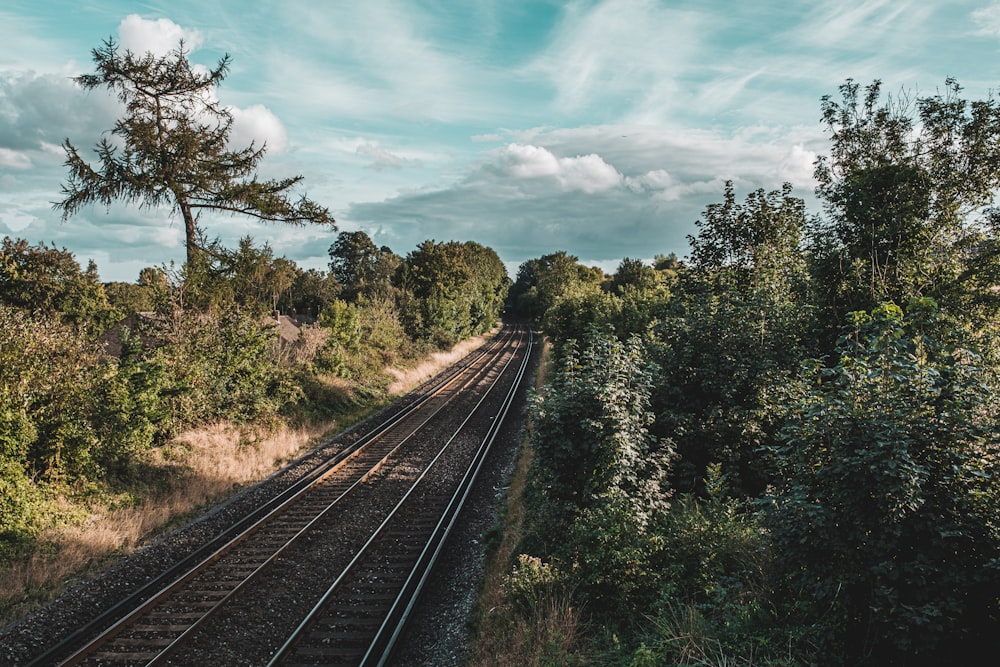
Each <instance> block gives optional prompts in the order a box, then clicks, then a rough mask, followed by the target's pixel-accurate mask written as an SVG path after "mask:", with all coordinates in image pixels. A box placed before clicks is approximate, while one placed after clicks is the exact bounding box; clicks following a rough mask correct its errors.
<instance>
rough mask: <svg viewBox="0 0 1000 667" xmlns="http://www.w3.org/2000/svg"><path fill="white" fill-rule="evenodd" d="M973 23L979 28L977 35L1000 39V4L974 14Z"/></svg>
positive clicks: (994, 4) (978, 10) (984, 8)
mask: <svg viewBox="0 0 1000 667" xmlns="http://www.w3.org/2000/svg"><path fill="white" fill-rule="evenodd" d="M972 21H973V23H975V24H976V25H978V26H979V30H977V31H976V34H978V35H987V36H990V37H1000V3H993V4H991V5H989V6H987V7H983V8H981V9H977V10H976V11H974V12H972Z"/></svg>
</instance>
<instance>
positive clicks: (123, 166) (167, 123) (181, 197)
mask: <svg viewBox="0 0 1000 667" xmlns="http://www.w3.org/2000/svg"><path fill="white" fill-rule="evenodd" d="M188 53H189V52H188V51H187V50H185V48H184V43H183V42H181V43H180V44H179V45H178V46H177V48H176V49H174V50H173V51H171V52H170V53H168V54H166V55H164V56H157V55H154V54H152V53H146V54H145V55H142V56H138V55H136V54H134V53H132V52H131V51H129V50H126V51H125V52H124V53H123V52H121V51H120V50H119V45H118V44H116V43H115V42H114V40H111V39H109V40H107V41H105V42H104V44H103V45H102V46H101V47H100V48H96V49H94V50H93V59H94V63H95V65H96V71H95V72H94V73H93V74H84V75H82V76H79V77H77V78H76V81H77V83H79V84H80V85H81V86H82V87H83V88H85V89H87V90H93V89H95V88H107V89H108V90H109V91H111V92H113V93H114V94H115V95H116V96H117V97H118V99H119V100H120V101H121V102H122V104H123V105H124V107H125V113H124V115H123V116H122V117H121V118H119V119H118V121H117V122H116V123H115V127H114V128H113V129H112V130H111V134H112V135H113V136H114V137H116V138H117V139H118V141H111V140H109V139H107V138H103V139H101V142H100V143H99V144H98V145H97V146H96V148H95V151H96V153H97V165H96V167H95V166H92V165H91V163H90V162H88V161H87V160H85V159H84V158H83V157H82V156H81V155H80V153H79V151H78V150H77V148H76V147H75V146H74V145H73V144H72V143H70V140H69V139H66V141H65V142H64V144H63V148H64V149H65V151H66V166H67V167H68V168H69V177H68V179H67V182H66V183H65V184H64V185H63V188H62V193H63V199H62V201H59V202H56V203H55V208H56V209H58V210H61V211H62V216H63V220H64V221H65V220H67V219H68V218H69V217H70V216H72V215H74V214H76V213H77V212H79V211H80V210H81V209H82V208H84V207H85V206H89V205H91V204H94V203H100V204H103V205H105V206H110V205H111V203H112V202H114V201H116V200H122V201H124V202H126V203H133V204H138V205H139V206H140V207H144V208H154V207H157V206H161V205H164V204H170V205H171V206H173V209H174V211H175V212H179V213H180V215H181V217H182V218H183V220H184V234H185V242H186V246H187V260H188V263H191V262H192V260H193V259H194V258H195V253H196V252H197V251H198V250H199V235H198V231H197V229H198V227H197V223H198V217H199V216H198V214H199V213H200V212H201V211H204V210H210V211H219V212H226V213H231V214H242V215H248V216H251V217H254V218H258V219H260V220H264V221H270V222H287V223H291V224H296V225H302V224H306V223H320V224H328V225H333V222H334V221H333V218H332V217H331V215H330V212H329V210H327V209H326V208H324V207H322V206H320V205H319V204H317V203H315V202H313V201H312V200H310V199H308V198H306V197H305V196H302V197H300V198H299V199H298V200H297V201H292V200H291V199H290V198H289V195H290V193H291V190H292V188H294V187H295V186H296V185H298V183H299V182H300V181H301V180H302V176H292V177H289V178H283V179H277V180H260V179H258V177H257V173H256V170H257V166H258V165H259V164H260V161H261V160H262V159H263V158H264V155H265V153H266V150H267V147H266V145H260V146H257V145H255V144H253V143H251V144H250V146H248V147H246V148H242V149H236V150H234V149H232V148H230V146H229V140H230V135H231V134H232V128H233V115H232V113H231V112H230V111H229V110H228V109H226V108H225V107H223V106H221V105H220V104H219V102H218V101H217V100H216V99H215V95H214V93H215V88H216V87H217V86H218V85H219V84H221V83H222V81H223V79H225V77H226V74H227V72H228V70H229V62H230V59H229V56H228V55H226V56H224V57H223V58H221V59H220V60H219V62H218V64H217V65H216V67H215V68H214V69H212V70H210V71H208V72H204V73H203V72H201V71H199V70H198V69H196V68H195V67H194V66H193V65H192V64H191V63H190V61H189V60H188Z"/></svg>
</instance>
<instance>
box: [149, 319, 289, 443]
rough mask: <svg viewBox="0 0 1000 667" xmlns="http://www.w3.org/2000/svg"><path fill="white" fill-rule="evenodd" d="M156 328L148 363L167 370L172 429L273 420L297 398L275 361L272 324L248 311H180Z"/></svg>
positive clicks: (168, 422)
mask: <svg viewBox="0 0 1000 667" xmlns="http://www.w3.org/2000/svg"><path fill="white" fill-rule="evenodd" d="M160 329H161V337H162V344H161V345H160V346H158V347H157V348H156V349H155V350H153V351H152V353H151V356H150V358H149V361H150V362H152V363H153V364H155V365H156V366H158V367H160V368H163V369H165V371H166V377H165V378H164V379H163V382H164V385H165V390H164V393H165V394H166V396H167V402H168V404H169V406H170V411H169V412H170V417H169V419H168V421H167V422H166V424H165V426H168V427H169V430H170V432H176V431H177V430H179V429H182V428H187V427H190V426H194V425H196V424H202V423H206V422H209V421H213V420H218V419H228V420H231V421H234V422H237V423H248V422H252V421H257V420H264V421H266V420H269V419H274V418H275V417H277V415H278V414H279V412H280V411H281V410H282V409H283V408H285V407H287V406H289V405H291V404H293V403H295V402H296V401H297V400H299V398H300V397H301V392H300V390H299V389H297V388H296V387H295V386H294V384H293V383H292V381H291V376H290V375H289V373H288V371H287V370H286V369H282V368H280V367H279V366H277V365H276V364H275V362H274V356H273V354H272V353H273V349H274V338H275V334H274V331H273V328H272V326H271V325H270V324H267V323H265V322H264V321H262V320H261V319H260V318H259V317H258V316H256V315H254V314H252V313H246V312H245V311H241V310H237V309H233V310H230V311H229V312H226V313H222V314H219V315H216V314H212V313H208V314H197V313H179V314H178V315H177V316H176V317H175V318H173V319H171V320H166V321H164V322H162V323H161V324H160Z"/></svg>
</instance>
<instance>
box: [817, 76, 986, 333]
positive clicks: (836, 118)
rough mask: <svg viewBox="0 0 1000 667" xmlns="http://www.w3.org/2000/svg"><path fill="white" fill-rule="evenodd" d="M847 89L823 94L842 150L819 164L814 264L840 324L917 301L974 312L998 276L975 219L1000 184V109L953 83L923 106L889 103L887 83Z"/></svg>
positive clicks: (834, 149) (826, 117) (900, 100)
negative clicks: (821, 213) (982, 285)
mask: <svg viewBox="0 0 1000 667" xmlns="http://www.w3.org/2000/svg"><path fill="white" fill-rule="evenodd" d="M840 93H841V100H840V101H839V102H838V101H834V100H833V99H832V98H831V97H830V96H827V97H824V98H823V104H822V111H823V121H824V123H825V125H826V127H827V131H828V133H829V135H830V138H831V142H832V146H831V152H830V155H829V156H824V157H821V158H820V159H819V160H818V161H817V163H816V178H817V180H818V181H819V187H818V188H817V194H818V195H819V196H820V197H821V198H822V199H823V201H824V203H825V206H826V212H827V214H828V218H827V219H826V220H824V221H822V223H821V224H820V225H818V227H817V229H816V230H815V232H814V237H815V241H814V248H815V251H814V252H815V257H816V264H815V265H816V269H817V274H818V276H819V278H820V280H819V284H820V285H822V287H823V289H824V291H825V304H824V306H825V307H826V308H828V309H829V310H830V311H831V314H830V317H832V318H834V319H835V321H836V325H837V326H839V325H840V324H842V323H843V320H842V319H841V318H842V317H843V315H844V314H845V313H847V312H850V311H854V310H871V309H873V308H876V307H878V305H879V304H880V303H882V302H884V301H892V302H895V303H906V302H907V301H908V300H909V299H910V298H911V297H917V296H931V297H934V298H937V299H938V300H939V302H940V303H941V304H942V307H943V308H944V309H945V310H946V311H949V310H951V309H952V308H957V309H965V308H967V307H968V305H969V302H970V298H971V299H972V300H973V301H976V300H977V299H974V298H972V297H971V295H970V294H969V289H970V288H973V289H974V288H975V286H976V283H977V282H978V280H977V278H979V277H981V276H991V277H992V278H995V277H996V276H997V271H998V257H1000V254H998V252H997V248H996V245H995V243H993V242H990V241H989V239H988V237H984V235H983V234H982V228H981V225H980V224H979V221H978V220H976V217H977V214H978V213H979V212H981V211H983V210H984V209H985V208H986V207H988V206H990V205H991V204H992V203H993V199H994V193H995V192H996V189H997V187H998V186H1000V142H998V141H997V138H998V137H1000V104H998V103H997V101H996V100H993V99H989V100H985V101H972V102H970V101H968V100H965V99H962V98H961V97H960V93H961V87H960V86H959V85H958V83H957V82H956V81H955V80H953V79H948V80H946V82H945V87H944V93H943V94H942V93H938V94H936V95H932V96H928V97H922V98H917V99H912V98H911V97H910V96H908V95H905V94H903V95H900V96H898V97H896V98H893V97H891V96H890V97H887V98H886V99H885V100H883V98H882V90H881V82H879V81H875V82H873V83H872V84H871V85H869V86H867V87H866V88H865V89H864V91H863V94H862V90H861V88H860V86H859V85H858V84H857V83H856V82H854V81H852V80H848V81H847V82H846V83H844V84H843V85H842V86H841V87H840ZM992 278H991V279H992ZM992 284H996V283H995V280H994V281H993V282H992ZM990 301H991V307H992V313H993V314H995V313H996V305H997V304H996V299H995V298H993V299H990ZM954 312H961V311H960V310H959V311H954Z"/></svg>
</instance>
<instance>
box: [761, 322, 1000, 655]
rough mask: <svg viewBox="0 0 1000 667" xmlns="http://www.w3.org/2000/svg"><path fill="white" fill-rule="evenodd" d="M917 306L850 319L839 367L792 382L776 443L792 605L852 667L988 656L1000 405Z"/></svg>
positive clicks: (996, 576)
mask: <svg viewBox="0 0 1000 667" xmlns="http://www.w3.org/2000/svg"><path fill="white" fill-rule="evenodd" d="M915 310H916V312H917V314H916V315H911V316H909V317H906V318H904V317H903V314H902V311H901V309H900V308H898V307H896V306H894V305H891V304H890V305H886V306H883V307H881V308H879V309H876V310H875V311H874V312H872V313H871V314H870V315H868V314H866V313H856V314H854V325H853V326H851V327H848V328H846V329H845V332H844V334H843V335H842V336H841V339H840V342H839V347H838V350H837V352H838V358H837V360H836V363H835V364H833V365H832V366H830V367H825V366H824V365H823V364H822V363H821V362H819V361H817V362H814V363H813V364H811V365H808V366H806V367H805V368H804V371H803V374H802V376H801V377H800V379H799V380H798V381H797V382H795V383H794V384H793V385H792V386H791V387H790V392H789V402H788V407H787V413H786V415H787V422H786V425H785V427H784V429H783V431H782V439H781V442H780V444H778V445H775V446H774V447H771V448H770V452H771V455H772V456H773V457H774V461H775V465H776V468H777V470H778V472H779V477H778V479H777V480H776V484H775V487H774V488H773V489H772V490H771V491H770V493H769V494H768V496H767V499H766V502H765V503H764V506H763V508H764V510H765V517H766V522H767V526H768V528H769V529H770V531H771V533H772V536H773V539H774V543H775V548H776V549H777V551H778V552H779V553H781V555H782V559H781V562H782V563H783V564H784V565H785V567H784V575H785V577H786V578H787V579H786V583H787V589H786V600H787V601H788V602H789V603H790V604H792V605H794V608H795V612H796V613H797V614H800V615H802V614H803V613H806V614H808V618H811V619H814V620H816V621H817V622H820V621H822V620H823V619H824V618H825V617H827V616H830V615H833V616H834V618H835V619H837V622H838V624H839V625H838V630H837V632H836V633H835V634H834V636H832V637H831V638H829V642H830V643H829V645H827V646H823V647H821V651H823V652H827V654H828V655H830V656H837V655H840V653H839V651H841V650H843V651H845V652H846V655H841V658H839V659H846V660H849V661H852V662H853V661H859V660H869V661H871V662H872V663H873V664H885V663H887V662H899V661H902V660H903V659H904V658H905V657H907V656H910V657H914V656H915V657H918V658H920V659H921V660H929V661H933V660H935V659H941V660H944V661H950V660H952V659H955V658H956V657H957V656H958V655H960V653H961V652H963V651H969V655H972V654H974V652H975V651H977V650H984V649H986V648H987V647H993V648H995V647H996V644H995V641H996V637H995V635H996V627H997V623H998V622H1000V534H998V533H997V531H996V530H995V529H996V525H997V521H996V507H997V503H998V501H1000V441H998V438H997V432H998V431H997V426H998V424H997V405H998V398H1000V396H998V394H997V385H996V382H995V378H994V376H993V374H992V373H991V372H987V371H986V370H985V369H983V368H981V367H979V366H978V365H977V363H976V357H975V355H973V354H972V353H971V352H969V351H967V350H961V349H949V348H945V347H941V346H939V345H938V344H937V343H936V342H935V340H934V338H933V337H932V336H930V335H929V334H928V333H927V332H928V330H930V329H931V328H932V324H933V322H930V321H928V317H927V315H926V312H925V311H926V309H920V308H918V309H915ZM959 638H960V641H956V640H958V639H959ZM959 645H960V646H959ZM833 659H837V658H833Z"/></svg>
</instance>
